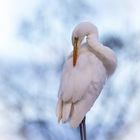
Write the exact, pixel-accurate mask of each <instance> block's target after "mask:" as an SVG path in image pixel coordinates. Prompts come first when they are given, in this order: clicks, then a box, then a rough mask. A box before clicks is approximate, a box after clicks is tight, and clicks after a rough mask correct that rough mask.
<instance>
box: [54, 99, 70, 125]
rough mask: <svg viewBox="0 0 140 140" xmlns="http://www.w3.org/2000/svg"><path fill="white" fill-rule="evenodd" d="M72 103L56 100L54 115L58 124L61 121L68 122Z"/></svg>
mask: <svg viewBox="0 0 140 140" xmlns="http://www.w3.org/2000/svg"><path fill="white" fill-rule="evenodd" d="M71 109H72V103H70V102H63V101H62V100H61V99H59V100H58V103H57V109H56V115H57V118H58V122H60V121H61V120H62V122H63V123H65V122H66V121H68V119H69V117H70V115H71Z"/></svg>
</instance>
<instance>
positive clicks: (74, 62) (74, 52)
mask: <svg viewBox="0 0 140 140" xmlns="http://www.w3.org/2000/svg"><path fill="white" fill-rule="evenodd" d="M78 42H79V40H78V38H77V37H75V38H74V49H73V66H75V65H76V62H77V57H78V48H79V46H78V45H79V43H78Z"/></svg>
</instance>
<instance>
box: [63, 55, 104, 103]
mask: <svg viewBox="0 0 140 140" xmlns="http://www.w3.org/2000/svg"><path fill="white" fill-rule="evenodd" d="M72 62H73V60H72V58H70V59H68V61H67V62H66V64H65V66H64V71H63V75H62V83H61V91H62V98H63V100H64V101H68V100H72V101H73V102H76V101H78V100H80V99H81V98H82V96H84V94H85V93H86V91H87V88H88V87H89V85H90V83H91V81H92V82H95V83H96V82H100V79H101V78H102V76H101V74H103V73H104V66H103V64H102V63H101V62H100V60H98V58H97V57H96V56H95V55H93V54H91V53H84V54H80V56H79V57H78V60H77V63H76V66H75V67H73V64H72ZM101 71H103V72H101Z"/></svg>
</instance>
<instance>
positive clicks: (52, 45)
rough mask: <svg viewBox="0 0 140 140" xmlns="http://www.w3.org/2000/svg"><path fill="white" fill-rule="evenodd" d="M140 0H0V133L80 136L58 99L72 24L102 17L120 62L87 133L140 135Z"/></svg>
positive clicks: (20, 137) (98, 138)
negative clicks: (60, 117) (60, 119)
mask: <svg viewBox="0 0 140 140" xmlns="http://www.w3.org/2000/svg"><path fill="white" fill-rule="evenodd" d="M139 5H140V1H139V0H123V1H122V0H117V1H112V0H102V1H98V0H94V1H93V0H86V1H85V0H65V1H61V0H30V1H29V0H20V1H19V0H12V1H11V0H0V140H9V139H10V140H56V139H57V140H62V139H63V140H78V139H80V138H79V129H71V128H69V125H68V124H65V125H62V124H60V125H59V124H58V123H57V119H56V116H55V107H56V102H57V92H58V87H59V81H60V76H61V72H62V67H63V64H64V61H65V59H66V57H67V56H68V54H69V53H70V51H72V45H71V32H72V30H73V28H74V26H75V25H76V24H78V23H79V22H81V21H90V22H92V23H94V24H95V25H97V27H98V29H99V34H100V41H101V42H102V43H103V44H104V45H107V46H108V47H110V48H112V49H113V50H114V51H115V52H116V55H117V57H118V68H117V70H116V72H115V74H114V75H113V77H112V78H111V79H110V80H109V81H108V82H107V84H106V86H105V88H104V90H103V92H102V94H101V96H100V97H99V98H98V100H97V102H96V103H95V105H94V107H93V108H92V109H91V111H90V112H89V113H88V114H87V135H88V140H118V139H119V140H133V139H135V140H138V139H140V133H139V130H140V86H139V85H140V76H139V68H140V18H139V13H140V8H139Z"/></svg>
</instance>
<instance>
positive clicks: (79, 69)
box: [57, 23, 117, 128]
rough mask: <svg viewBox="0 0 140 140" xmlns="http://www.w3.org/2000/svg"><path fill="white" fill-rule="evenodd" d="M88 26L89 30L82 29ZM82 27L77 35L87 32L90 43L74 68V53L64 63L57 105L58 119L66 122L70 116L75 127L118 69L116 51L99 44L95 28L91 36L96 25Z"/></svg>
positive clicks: (76, 32) (81, 49)
mask: <svg viewBox="0 0 140 140" xmlns="http://www.w3.org/2000/svg"><path fill="white" fill-rule="evenodd" d="M86 25H88V26H87V31H86V29H85V28H84V29H83V28H82V26H86ZM79 26H80V27H79ZM79 26H78V27H76V29H75V30H74V32H73V35H75V36H78V37H82V38H83V35H87V36H88V38H87V42H86V43H85V44H83V45H81V48H80V50H79V56H78V59H77V63H76V66H75V67H73V57H72V54H71V55H70V56H69V57H68V59H67V61H66V63H65V65H64V69H63V73H62V78H61V83H60V88H59V99H58V105H57V116H58V120H61V119H62V122H66V121H68V120H69V119H70V124H71V127H74V128H75V127H77V126H78V125H79V124H80V123H81V121H82V119H83V118H84V116H85V115H86V113H87V112H88V111H89V110H90V108H91V107H92V106H93V104H94V102H95V101H96V99H97V97H98V96H99V94H100V92H101V90H102V89H103V86H104V84H105V81H106V79H107V78H108V76H109V75H111V74H112V73H113V72H114V70H115V68H116V62H117V61H116V57H115V54H114V53H113V51H112V50H111V49H109V48H107V47H104V46H103V45H102V46H101V44H100V43H98V41H97V38H98V35H96V33H97V29H95V30H91V31H92V33H91V34H92V35H91V36H90V28H94V27H95V26H92V24H88V23H84V24H80V25H79ZM80 30H81V31H80ZM93 32H95V34H94V35H93ZM81 34H82V36H80V35H81ZM72 39H73V37H72ZM91 40H92V41H91Z"/></svg>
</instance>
